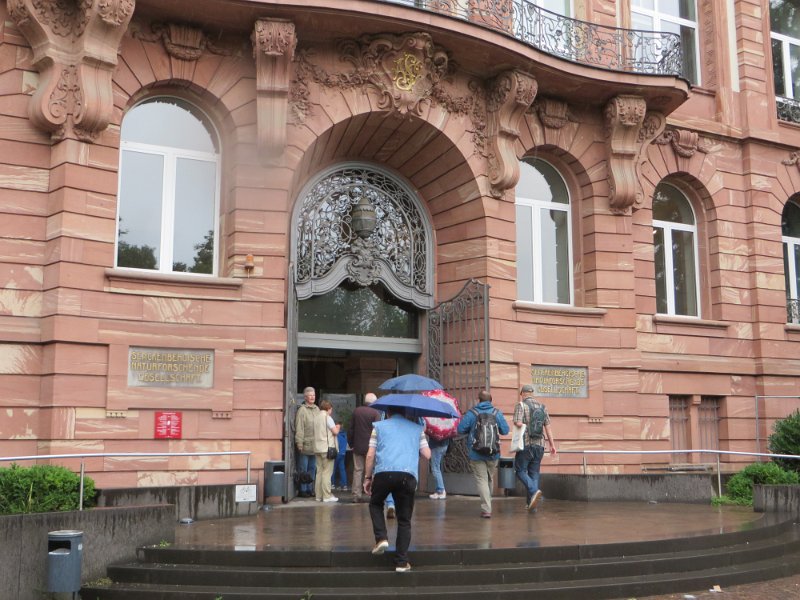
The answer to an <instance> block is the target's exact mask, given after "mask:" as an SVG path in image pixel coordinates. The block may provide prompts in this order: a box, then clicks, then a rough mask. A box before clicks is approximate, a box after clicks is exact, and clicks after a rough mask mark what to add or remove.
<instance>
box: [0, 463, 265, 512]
mask: <svg viewBox="0 0 800 600" xmlns="http://www.w3.org/2000/svg"><path fill="white" fill-rule="evenodd" d="M251 454H252V452H251V451H250V450H230V451H220V452H99V453H87V454H37V455H31V456H0V462H19V461H23V460H47V459H51V458H80V459H81V470H80V478H81V483H80V493H79V495H78V510H79V511H82V510H83V481H84V478H85V461H84V460H83V459H84V458H108V457H120V456H121V457H127V458H141V457H143V456H235V455H236V456H241V455H247V483H250V455H251Z"/></svg>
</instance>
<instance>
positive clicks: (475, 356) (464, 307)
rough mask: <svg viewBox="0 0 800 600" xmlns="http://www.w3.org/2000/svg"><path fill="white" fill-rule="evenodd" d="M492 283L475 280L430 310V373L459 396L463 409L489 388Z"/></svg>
mask: <svg viewBox="0 0 800 600" xmlns="http://www.w3.org/2000/svg"><path fill="white" fill-rule="evenodd" d="M488 312H489V286H488V285H487V284H485V283H481V282H479V281H476V280H474V279H471V280H470V281H468V282H467V283H466V285H464V287H463V288H462V289H461V291H460V292H459V293H458V295H457V296H455V297H454V298H452V299H451V300H448V301H447V302H442V303H441V304H439V305H438V306H437V307H435V308H433V309H431V310H430V311H429V312H428V375H429V376H430V377H433V378H434V379H437V380H438V381H440V382H441V384H442V385H443V386H444V389H445V390H447V391H448V392H449V393H451V394H452V395H454V396H455V397H456V398H458V401H459V404H460V405H461V410H462V411H467V410H469V409H470V408H472V406H474V405H475V404H476V403H477V397H478V392H480V391H481V390H482V389H488V388H489V315H488Z"/></svg>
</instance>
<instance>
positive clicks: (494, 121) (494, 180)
mask: <svg viewBox="0 0 800 600" xmlns="http://www.w3.org/2000/svg"><path fill="white" fill-rule="evenodd" d="M537 89H538V84H537V82H536V80H535V79H534V78H533V77H532V76H531V75H528V74H527V73H522V72H521V71H516V70H511V71H505V72H503V73H501V74H500V75H498V76H497V77H496V78H495V79H494V81H493V82H492V84H491V85H490V86H489V93H488V98H487V101H486V111H487V117H488V124H487V125H488V126H487V132H488V136H489V144H490V150H489V183H490V184H491V189H492V195H494V196H496V197H500V196H502V195H503V193H504V192H505V190H507V189H509V188H511V187H514V186H515V185H516V184H517V181H518V180H519V160H518V158H517V153H516V151H515V149H514V144H515V143H516V141H517V138H518V137H519V122H520V119H522V116H523V115H524V114H525V111H526V110H528V108H530V106H531V104H533V100H534V98H536V91H537Z"/></svg>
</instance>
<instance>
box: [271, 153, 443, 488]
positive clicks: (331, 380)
mask: <svg viewBox="0 0 800 600" xmlns="http://www.w3.org/2000/svg"><path fill="white" fill-rule="evenodd" d="M292 224H293V228H292V247H291V265H290V267H291V268H290V285H289V308H288V343H287V359H286V402H285V412H284V414H285V427H284V431H285V441H284V450H285V451H284V456H285V457H286V464H287V473H293V468H294V443H293V437H294V436H293V425H294V414H295V412H296V409H297V406H298V401H300V400H301V397H300V394H299V393H298V392H299V390H302V389H303V388H304V387H305V386H313V387H314V388H316V389H317V397H318V398H322V397H328V398H329V399H331V400H333V401H334V403H335V404H338V406H339V407H342V410H341V411H339V412H341V413H343V414H346V412H347V409H348V408H354V407H355V404H356V403H357V402H360V400H361V398H362V397H363V394H364V393H366V392H367V391H374V390H375V388H376V387H377V385H378V384H380V383H381V382H382V381H383V380H385V379H387V378H389V377H391V376H393V375H395V374H398V373H407V372H414V371H419V370H424V368H422V369H420V357H421V356H422V354H423V341H424V340H423V335H422V325H423V324H424V320H425V318H424V315H425V311H427V310H429V309H431V308H432V307H433V305H434V302H433V299H434V291H433V288H434V276H433V247H434V243H433V232H432V229H431V226H430V222H429V220H428V218H427V214H426V212H425V209H424V207H423V205H422V202H421V200H420V199H419V198H418V197H417V196H416V194H415V193H414V192H413V191H412V190H411V188H410V187H409V186H408V185H407V184H406V183H405V182H404V181H403V180H402V179H401V178H399V177H398V176H396V175H394V174H392V173H390V172H389V171H388V170H385V169H383V168H381V167H377V166H374V165H369V164H365V163H341V164H338V165H336V166H334V167H331V168H329V169H326V170H325V171H322V172H321V173H319V174H318V175H317V176H316V177H315V178H313V179H312V180H311V181H310V182H309V183H308V184H307V185H306V186H305V188H304V189H303V190H302V192H301V194H300V195H299V197H298V201H297V202H296V204H295V208H294V211H293V214H292ZM287 485H288V490H287V497H293V496H294V482H293V481H292V477H287Z"/></svg>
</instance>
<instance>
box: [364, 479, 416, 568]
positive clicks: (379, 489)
mask: <svg viewBox="0 0 800 600" xmlns="http://www.w3.org/2000/svg"><path fill="white" fill-rule="evenodd" d="M416 491H417V480H416V479H415V478H414V476H413V475H411V474H409V473H403V472H400V471H388V472H384V473H378V474H376V475H375V477H374V478H373V480H372V497H371V498H370V501H369V516H370V518H371V519H372V531H373V532H374V533H375V541H376V542H379V541H380V540H386V539H388V537H387V534H386V518H385V517H384V516H383V504H384V502H385V501H386V497H387V496H388V495H389V494H392V496H394V502H395V510H396V515H395V516H396V517H397V539H396V540H395V547H396V554H395V557H394V562H395V564H398V565H399V564H403V563H407V562H408V547H409V545H411V515H412V514H413V513H414V494H415V493H416Z"/></svg>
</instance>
